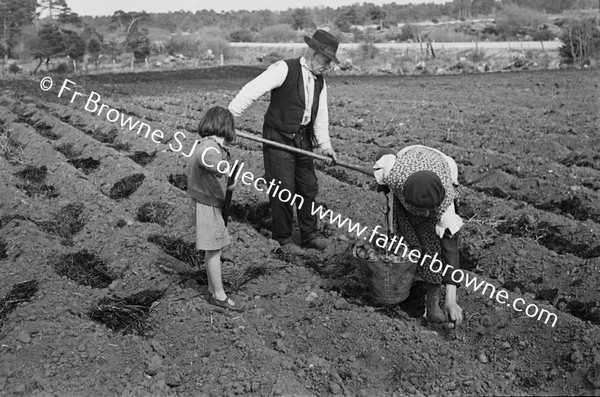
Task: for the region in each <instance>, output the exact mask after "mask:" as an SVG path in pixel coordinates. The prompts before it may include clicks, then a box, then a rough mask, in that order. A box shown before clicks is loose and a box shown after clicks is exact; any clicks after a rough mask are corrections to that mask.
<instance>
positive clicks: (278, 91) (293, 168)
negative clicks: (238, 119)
mask: <svg viewBox="0 0 600 397" xmlns="http://www.w3.org/2000/svg"><path fill="white" fill-rule="evenodd" d="M304 41H306V44H308V48H307V49H306V51H305V53H304V55H303V56H302V57H300V58H296V59H288V60H285V61H279V62H276V63H274V64H273V65H271V66H270V67H269V68H268V69H267V70H266V71H264V72H263V73H262V74H260V75H259V76H258V77H256V78H255V79H254V80H252V81H250V82H249V83H248V84H246V85H245V86H244V87H243V88H242V89H241V90H240V92H239V93H238V94H237V96H236V97H235V98H234V99H233V101H231V103H230V104H229V110H230V111H231V113H233V115H234V116H240V115H241V114H242V113H243V112H244V111H245V110H246V109H247V108H248V107H249V106H250V105H251V104H252V103H253V102H254V101H255V100H256V99H258V98H259V97H261V96H262V95H264V94H265V93H267V92H269V91H270V92H271V102H270V104H269V107H268V109H267V112H266V114H265V117H264V125H263V137H264V138H266V139H269V140H272V141H275V142H279V143H283V144H285V145H288V146H294V147H297V148H300V149H304V150H310V151H312V149H313V148H315V147H316V148H318V149H320V150H321V151H322V153H323V154H325V155H327V156H330V157H331V158H332V160H333V161H334V162H335V161H336V154H335V151H334V150H333V148H332V146H331V141H330V139H329V116H328V110H327V85H326V84H325V80H324V78H323V75H322V74H323V72H325V71H326V70H328V69H329V67H330V65H331V62H335V63H339V61H338V59H337V57H336V52H337V48H338V40H337V39H336V38H335V37H334V36H333V35H331V34H330V33H328V32H326V31H324V30H317V31H316V32H315V33H314V34H313V36H312V37H308V36H305V37H304ZM263 157H264V166H265V176H266V177H267V179H268V180H270V179H274V180H275V181H278V182H279V181H280V182H281V189H287V190H289V191H290V192H291V193H292V195H294V194H298V195H300V196H302V197H303V198H304V204H303V205H301V206H297V207H296V213H297V218H298V224H299V226H300V236H301V240H302V245H303V246H304V247H306V248H315V249H318V250H322V249H324V248H325V247H327V245H329V244H330V240H329V239H326V238H324V237H320V236H319V235H318V233H317V218H316V216H314V215H312V214H311V203H312V202H313V201H314V199H315V196H316V195H317V191H318V186H317V177H316V175H315V169H314V164H313V159H312V158H311V157H309V156H306V155H302V154H295V153H291V152H288V151H285V150H282V149H278V148H274V147H271V146H268V145H263ZM269 201H270V204H271V215H272V218H273V221H272V225H271V231H272V237H273V239H275V240H277V241H278V242H279V244H280V245H281V247H282V250H283V251H284V252H286V253H289V254H292V255H303V254H305V253H306V251H305V250H304V249H303V248H301V247H299V246H298V245H296V244H294V243H293V242H292V227H293V220H294V212H293V207H292V206H291V205H290V204H288V203H283V202H281V201H280V200H279V199H277V198H276V197H274V196H273V197H269Z"/></svg>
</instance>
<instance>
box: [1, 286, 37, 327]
mask: <svg viewBox="0 0 600 397" xmlns="http://www.w3.org/2000/svg"><path fill="white" fill-rule="evenodd" d="M37 291H38V282H37V280H29V281H24V282H22V283H18V284H15V285H13V286H12V288H11V289H10V292H9V293H8V294H6V296H4V298H2V299H0V321H2V320H3V319H4V317H6V316H7V315H8V314H9V313H10V312H12V311H13V310H15V308H16V307H17V306H18V305H19V304H21V303H23V302H29V301H30V300H31V298H33V296H34V295H35V294H36V292H37Z"/></svg>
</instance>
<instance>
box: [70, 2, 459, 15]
mask: <svg viewBox="0 0 600 397" xmlns="http://www.w3.org/2000/svg"><path fill="white" fill-rule="evenodd" d="M392 2H395V3H396V4H408V3H413V4H417V3H438V4H443V3H446V2H451V0H395V1H394V0H369V1H367V3H373V4H377V5H382V4H389V3H392ZM354 3H359V4H362V3H363V1H360V2H358V1H355V0H354V1H353V0H214V1H211V0H97V1H90V0H67V5H68V6H69V7H71V10H72V11H73V12H76V13H77V14H79V15H92V16H99V15H112V14H113V13H114V12H115V11H118V10H122V11H146V12H149V13H153V12H169V11H180V10H184V11H192V12H193V11H197V10H203V9H213V10H215V11H217V12H221V11H231V10H264V9H268V10H272V11H275V10H287V9H288V8H298V7H319V6H329V7H332V8H337V7H339V6H343V5H351V4H354Z"/></svg>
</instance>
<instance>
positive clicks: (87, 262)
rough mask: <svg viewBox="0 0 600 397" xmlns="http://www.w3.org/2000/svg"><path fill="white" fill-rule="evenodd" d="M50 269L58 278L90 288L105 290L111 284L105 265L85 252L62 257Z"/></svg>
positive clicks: (111, 279)
mask: <svg viewBox="0 0 600 397" xmlns="http://www.w3.org/2000/svg"><path fill="white" fill-rule="evenodd" d="M52 267H53V268H54V270H55V271H56V273H58V274H59V275H60V276H65V277H68V278H69V279H71V280H73V281H75V282H76V283H77V284H80V285H87V286H90V287H92V288H106V287H108V286H109V285H110V283H112V282H113V277H111V276H110V275H109V271H108V268H107V267H106V264H105V263H104V262H103V261H102V260H101V259H100V258H98V257H97V256H96V255H94V254H93V253H90V252H88V251H87V250H82V251H79V252H75V253H72V254H66V255H62V256H61V257H59V258H58V259H57V260H56V261H55V262H54V263H52Z"/></svg>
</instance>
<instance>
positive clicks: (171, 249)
mask: <svg viewBox="0 0 600 397" xmlns="http://www.w3.org/2000/svg"><path fill="white" fill-rule="evenodd" d="M148 241H149V242H151V243H153V244H156V245H158V246H159V247H160V248H161V249H162V250H163V251H164V252H165V253H167V254H169V255H171V256H172V257H174V258H176V259H179V260H180V261H182V262H185V263H187V264H188V265H190V266H192V267H194V268H200V269H201V268H202V266H203V264H204V251H199V250H197V249H196V246H195V244H194V243H187V242H185V241H183V240H182V239H181V238H175V237H169V236H162V235H158V234H154V235H151V236H149V237H148Z"/></svg>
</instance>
